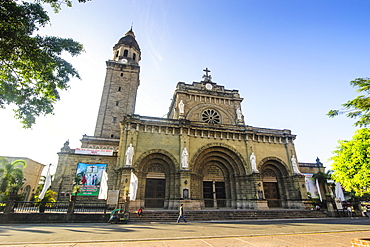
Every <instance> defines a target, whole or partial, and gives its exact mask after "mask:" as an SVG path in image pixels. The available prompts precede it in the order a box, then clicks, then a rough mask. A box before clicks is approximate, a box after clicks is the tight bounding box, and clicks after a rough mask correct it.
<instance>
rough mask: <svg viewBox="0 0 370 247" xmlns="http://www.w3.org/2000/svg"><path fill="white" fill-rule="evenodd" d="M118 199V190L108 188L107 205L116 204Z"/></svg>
mask: <svg viewBox="0 0 370 247" xmlns="http://www.w3.org/2000/svg"><path fill="white" fill-rule="evenodd" d="M118 199H119V190H108V199H107V204H108V205H117V204H118Z"/></svg>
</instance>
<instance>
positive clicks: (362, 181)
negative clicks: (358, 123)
mask: <svg viewBox="0 0 370 247" xmlns="http://www.w3.org/2000/svg"><path fill="white" fill-rule="evenodd" d="M333 153H334V154H335V156H334V157H332V158H331V159H332V160H333V164H332V168H333V170H334V172H333V174H332V178H333V179H334V180H335V181H336V182H339V183H340V184H341V185H342V186H343V188H344V189H345V190H346V191H348V192H353V193H355V195H356V196H364V195H366V194H370V172H369V171H370V129H368V128H363V129H359V130H357V131H356V132H355V135H354V136H353V137H352V140H351V141H339V146H338V147H337V150H335V151H334V152H333Z"/></svg>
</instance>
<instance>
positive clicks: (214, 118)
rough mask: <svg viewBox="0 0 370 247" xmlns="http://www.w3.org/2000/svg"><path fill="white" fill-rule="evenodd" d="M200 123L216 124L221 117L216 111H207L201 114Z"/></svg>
mask: <svg viewBox="0 0 370 247" xmlns="http://www.w3.org/2000/svg"><path fill="white" fill-rule="evenodd" d="M202 121H203V122H205V123H212V124H217V123H220V122H221V116H220V114H219V113H218V112H217V111H215V110H212V109H208V110H205V111H204V112H203V113H202Z"/></svg>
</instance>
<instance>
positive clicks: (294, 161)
mask: <svg viewBox="0 0 370 247" xmlns="http://www.w3.org/2000/svg"><path fill="white" fill-rule="evenodd" d="M291 161H292V166H293V172H294V174H301V172H300V171H299V169H298V164H297V159H296V158H295V157H294V154H293V155H292V159H291Z"/></svg>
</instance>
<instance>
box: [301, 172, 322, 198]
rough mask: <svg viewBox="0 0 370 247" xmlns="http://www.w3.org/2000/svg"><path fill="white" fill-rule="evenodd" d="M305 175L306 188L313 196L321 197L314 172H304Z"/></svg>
mask: <svg viewBox="0 0 370 247" xmlns="http://www.w3.org/2000/svg"><path fill="white" fill-rule="evenodd" d="M302 175H304V176H305V183H306V190H307V192H309V193H310V194H311V198H320V195H319V192H318V190H317V186H316V181H315V179H314V178H313V177H312V176H313V174H312V173H302Z"/></svg>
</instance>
